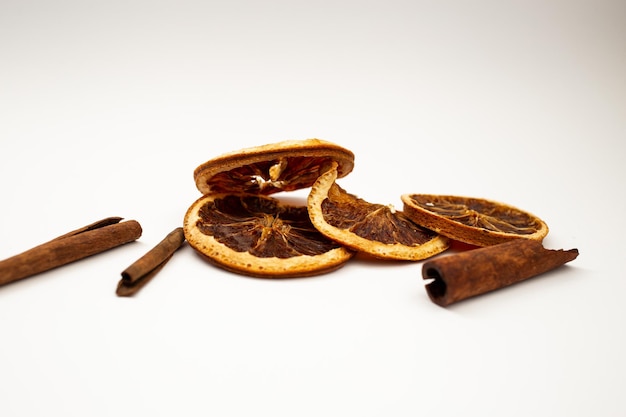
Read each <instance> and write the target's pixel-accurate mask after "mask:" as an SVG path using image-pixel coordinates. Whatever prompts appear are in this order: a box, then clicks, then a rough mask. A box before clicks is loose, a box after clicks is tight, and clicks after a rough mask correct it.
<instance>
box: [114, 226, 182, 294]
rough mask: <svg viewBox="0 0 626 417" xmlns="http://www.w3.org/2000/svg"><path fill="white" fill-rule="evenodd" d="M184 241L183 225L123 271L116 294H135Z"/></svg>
mask: <svg viewBox="0 0 626 417" xmlns="http://www.w3.org/2000/svg"><path fill="white" fill-rule="evenodd" d="M184 242H185V235H184V234H183V228H182V227H177V228H176V229H174V230H173V231H171V232H170V233H169V234H168V235H167V236H166V237H165V238H164V239H163V240H162V241H161V242H159V243H158V244H157V245H156V246H155V247H154V248H152V249H151V250H150V251H149V252H147V253H146V254H145V255H144V256H142V257H141V258H139V259H138V260H137V261H135V262H134V263H133V264H132V265H130V266H129V267H128V268H126V269H125V270H124V271H123V272H122V279H121V280H120V281H119V282H118V284H117V290H116V294H117V295H118V296H120V297H129V296H132V295H135V294H136V293H137V292H138V291H139V290H140V289H141V288H143V287H144V286H145V285H146V284H147V283H148V281H150V280H151V279H152V278H153V277H154V276H155V275H156V274H157V273H158V272H159V271H160V270H161V268H163V267H164V266H165V264H166V263H167V262H168V261H169V260H170V259H171V258H172V256H173V255H174V252H176V250H178V248H180V247H181V246H182V244H183V243H184Z"/></svg>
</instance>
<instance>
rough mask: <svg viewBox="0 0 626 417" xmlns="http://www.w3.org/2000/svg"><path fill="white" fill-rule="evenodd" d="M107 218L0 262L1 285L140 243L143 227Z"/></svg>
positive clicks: (135, 223)
mask: <svg viewBox="0 0 626 417" xmlns="http://www.w3.org/2000/svg"><path fill="white" fill-rule="evenodd" d="M121 220H122V218H121V217H107V218H106V219H103V220H99V221H97V222H95V223H92V224H90V225H87V226H84V227H81V228H80V229H77V230H73V231H71V232H69V233H66V234H64V235H62V236H59V237H57V238H55V239H52V240H50V241H48V242H46V243H43V244H41V245H39V246H35V247H34V248H31V249H29V250H27V251H25V252H22V253H20V254H18V255H15V256H13V257H11V258H8V259H5V260H3V261H0V285H4V284H8V283H10V282H14V281H17V280H20V279H23V278H27V277H30V276H32V275H36V274H38V273H40V272H44V271H48V270H50V269H54V268H57V267H59V266H62V265H66V264H68V263H71V262H74V261H77V260H79V259H83V258H86V257H88V256H91V255H95V254H97V253H100V252H104V251H106V250H108V249H112V248H114V247H117V246H120V245H123V244H125V243H129V242H132V241H134V240H137V239H139V237H140V236H141V232H142V230H141V225H140V224H139V223H138V222H136V221H135V220H128V221H125V222H120V221H121Z"/></svg>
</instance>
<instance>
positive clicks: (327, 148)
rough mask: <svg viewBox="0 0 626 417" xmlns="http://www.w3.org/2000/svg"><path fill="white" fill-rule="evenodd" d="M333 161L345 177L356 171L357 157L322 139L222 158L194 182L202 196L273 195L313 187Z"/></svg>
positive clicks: (210, 163) (207, 166) (199, 169)
mask: <svg viewBox="0 0 626 417" xmlns="http://www.w3.org/2000/svg"><path fill="white" fill-rule="evenodd" d="M331 161H335V162H337V164H338V175H339V176H340V177H343V176H345V175H347V174H348V173H350V171H352V168H353V167H354V154H353V153H352V152H351V151H349V150H348V149H345V148H343V147H341V146H339V145H336V144H334V143H331V142H327V141H324V140H321V139H305V140H289V141H283V142H277V143H272V144H267V145H261V146H255V147H252V148H246V149H242V150H239V151H234V152H229V153H226V154H223V155H221V156H218V157H216V158H214V159H211V160H209V161H207V162H205V163H203V164H202V165H200V166H198V167H197V168H196V169H195V171H194V179H195V182H196V187H197V188H198V190H200V192H202V194H217V193H249V194H263V195H269V194H273V193H277V192H280V191H292V190H296V189H300V188H307V187H310V186H311V185H312V184H313V183H314V182H315V180H316V179H317V177H318V176H319V174H320V169H322V168H323V167H324V166H326V165H327V164H328V163H330V162H331Z"/></svg>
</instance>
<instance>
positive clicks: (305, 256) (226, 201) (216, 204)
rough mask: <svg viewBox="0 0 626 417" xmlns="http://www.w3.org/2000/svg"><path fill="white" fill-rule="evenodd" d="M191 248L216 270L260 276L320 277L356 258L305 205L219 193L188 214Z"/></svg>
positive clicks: (186, 226)
mask: <svg viewBox="0 0 626 417" xmlns="http://www.w3.org/2000/svg"><path fill="white" fill-rule="evenodd" d="M183 230H184V232H185V238H186V239H187V241H188V242H189V244H190V245H191V246H192V247H193V248H194V249H195V250H196V251H198V252H199V253H201V254H202V255H204V256H205V257H206V258H207V259H208V260H210V261H212V262H213V263H215V264H216V265H218V266H220V267H222V268H224V269H227V270H230V271H233V272H238V273H241V274H246V275H252V276H259V277H297V276H309V275H316V274H320V273H323V272H329V271H332V270H335V269H337V268H339V267H341V266H342V265H343V264H344V263H345V262H347V261H348V260H349V259H350V258H351V257H352V256H353V255H354V253H353V252H352V251H349V250H348V249H346V248H344V247H343V246H342V245H340V244H339V243H337V242H334V241H332V240H330V239H328V238H326V237H325V236H324V235H322V234H321V233H319V232H318V231H317V230H316V229H315V228H314V227H313V225H312V224H311V221H310V220H309V217H308V213H307V208H306V207H305V206H294V205H287V204H284V203H282V202H281V201H279V200H277V199H275V198H272V197H267V196H259V195H244V194H241V195H234V194H213V195H209V196H203V197H201V198H199V199H198V200H197V201H196V202H195V203H194V204H193V205H192V206H191V207H190V208H189V209H188V210H187V213H186V214H185V219H184V226H183Z"/></svg>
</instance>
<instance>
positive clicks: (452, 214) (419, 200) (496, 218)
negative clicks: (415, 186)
mask: <svg viewBox="0 0 626 417" xmlns="http://www.w3.org/2000/svg"><path fill="white" fill-rule="evenodd" d="M401 199H402V201H403V203H404V207H403V211H404V212H405V213H406V215H407V216H408V217H409V218H410V219H411V220H412V221H414V222H415V223H417V224H419V225H422V226H423V227H425V228H428V229H431V230H434V231H436V232H437V233H440V234H442V235H444V236H447V237H449V238H450V239H454V240H456V241H460V242H464V243H468V244H471V245H476V246H490V245H496V244H499V243H504V242H507V241H510V240H512V239H519V238H525V239H533V240H539V241H541V240H543V238H544V237H545V236H546V235H547V234H548V226H547V224H546V223H545V222H544V221H543V220H541V219H540V218H539V217H537V216H535V215H533V214H531V213H528V212H526V211H523V210H520V209H518V208H516V207H513V206H511V205H508V204H504V203H500V202H497V201H493V200H487V199H483V198H472V197H462V196H451V195H433V194H403V195H402V196H401Z"/></svg>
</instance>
